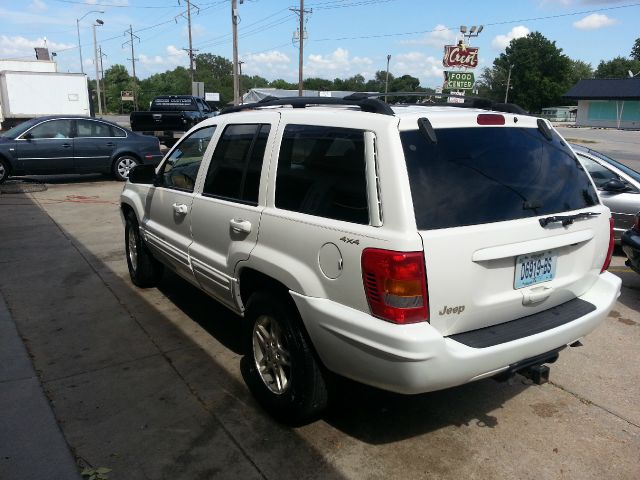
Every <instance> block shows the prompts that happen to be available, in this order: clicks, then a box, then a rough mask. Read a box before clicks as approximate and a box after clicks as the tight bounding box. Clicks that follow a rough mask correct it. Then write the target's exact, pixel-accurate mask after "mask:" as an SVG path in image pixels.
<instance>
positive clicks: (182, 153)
mask: <svg viewBox="0 0 640 480" xmlns="http://www.w3.org/2000/svg"><path fill="white" fill-rule="evenodd" d="M215 129H216V127H215V125H213V126H211V127H205V128H201V129H200V130H196V131H195V132H193V133H192V134H191V135H189V136H188V137H187V138H185V139H183V140H182V141H181V142H180V144H179V145H177V146H176V148H175V149H174V150H173V152H171V155H170V156H169V158H167V160H166V161H165V162H164V165H163V166H162V170H161V171H160V177H159V178H160V185H159V186H161V187H167V188H175V189H177V190H183V191H185V192H193V188H194V187H195V184H196V177H197V176H198V169H199V168H200V163H202V157H203V156H204V152H205V151H206V150H207V146H208V145H209V142H210V141H211V137H212V136H213V132H214V131H215Z"/></svg>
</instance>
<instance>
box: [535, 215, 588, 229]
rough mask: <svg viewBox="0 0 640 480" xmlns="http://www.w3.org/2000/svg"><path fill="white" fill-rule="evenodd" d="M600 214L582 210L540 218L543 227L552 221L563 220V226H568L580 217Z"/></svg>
mask: <svg viewBox="0 0 640 480" xmlns="http://www.w3.org/2000/svg"><path fill="white" fill-rule="evenodd" d="M598 215H600V213H599V212H582V213H576V214H574V215H554V216H552V217H545V218H541V219H540V220H539V222H540V225H541V226H542V227H546V226H547V225H549V224H550V223H556V222H562V226H563V227H566V226H567V225H571V224H572V223H573V221H574V220H577V219H579V218H589V217H595V216H598Z"/></svg>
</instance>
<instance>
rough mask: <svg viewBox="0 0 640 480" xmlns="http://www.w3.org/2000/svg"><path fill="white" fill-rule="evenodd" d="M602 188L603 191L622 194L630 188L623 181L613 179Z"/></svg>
mask: <svg viewBox="0 0 640 480" xmlns="http://www.w3.org/2000/svg"><path fill="white" fill-rule="evenodd" d="M600 188H602V190H604V191H605V192H612V193H620V192H626V191H627V190H628V188H629V187H628V185H627V184H626V183H625V182H623V181H622V180H618V179H617V178H612V179H611V180H609V181H608V182H605V183H603V184H602V186H601V187H600Z"/></svg>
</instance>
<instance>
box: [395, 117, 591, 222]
mask: <svg viewBox="0 0 640 480" xmlns="http://www.w3.org/2000/svg"><path fill="white" fill-rule="evenodd" d="M436 136H437V142H436V143H433V142H431V141H429V140H428V139H427V138H426V137H425V136H423V135H422V134H421V133H420V132H419V131H418V130H410V131H405V132H401V139H402V146H403V149H404V154H405V158H406V162H407V170H408V173H409V185H410V187H411V195H412V197H413V206H414V211H415V217H416V223H417V226H418V228H419V229H420V230H430V229H437V228H450V227H459V226H463V225H478V224H482V223H491V222H501V221H506V220H515V219H518V218H525V217H536V216H539V215H549V214H554V213H561V212H566V211H570V210H578V209H581V208H585V207H590V206H593V205H596V204H598V203H599V202H598V196H597V194H596V191H595V189H594V188H593V185H592V183H591V181H590V180H589V176H588V175H587V174H586V172H585V170H584V168H583V166H582V164H581V163H580V162H579V161H578V159H577V158H576V156H575V155H574V154H573V152H572V151H571V150H570V149H569V148H568V147H567V146H566V144H565V143H564V142H563V141H562V140H561V139H560V137H559V136H558V135H557V134H555V133H554V134H553V139H552V141H548V140H547V139H546V138H545V137H544V136H543V134H542V133H541V132H540V131H539V130H538V129H535V128H496V127H487V128H445V129H438V130H436Z"/></svg>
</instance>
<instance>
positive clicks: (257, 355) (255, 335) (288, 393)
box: [241, 292, 328, 425]
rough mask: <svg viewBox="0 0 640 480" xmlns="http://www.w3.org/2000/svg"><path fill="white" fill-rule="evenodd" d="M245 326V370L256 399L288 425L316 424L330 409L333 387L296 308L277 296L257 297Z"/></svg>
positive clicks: (253, 298) (252, 299)
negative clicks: (318, 418)
mask: <svg viewBox="0 0 640 480" xmlns="http://www.w3.org/2000/svg"><path fill="white" fill-rule="evenodd" d="M245 320H246V322H245V329H244V332H243V339H242V340H243V342H242V343H243V347H244V353H245V355H244V357H243V359H242V363H241V367H242V373H243V377H244V379H245V382H246V383H247V386H248V387H249V390H251V393H253V395H254V397H255V398H256V399H257V400H258V402H259V403H260V405H262V407H263V408H264V409H265V410H266V411H267V412H269V413H270V414H271V415H272V416H273V417H275V418H276V419H278V420H280V421H282V422H284V423H287V424H290V425H301V424H305V423H308V422H310V421H312V420H314V419H316V418H317V417H318V416H319V415H320V413H321V412H322V411H323V410H324V409H325V408H326V406H327V402H328V394H327V386H326V382H325V378H324V376H323V372H322V369H321V367H320V364H319V361H318V360H316V357H315V353H314V351H313V349H312V347H311V345H310V344H309V342H308V340H307V337H306V336H305V334H304V333H303V332H302V331H301V328H302V327H301V321H300V318H299V314H298V312H297V310H296V309H295V306H294V305H293V304H292V302H290V301H289V299H284V298H282V297H281V296H279V295H278V294H276V293H272V292H256V293H254V294H252V295H251V297H250V298H249V301H248V302H247V309H246V312H245Z"/></svg>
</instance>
